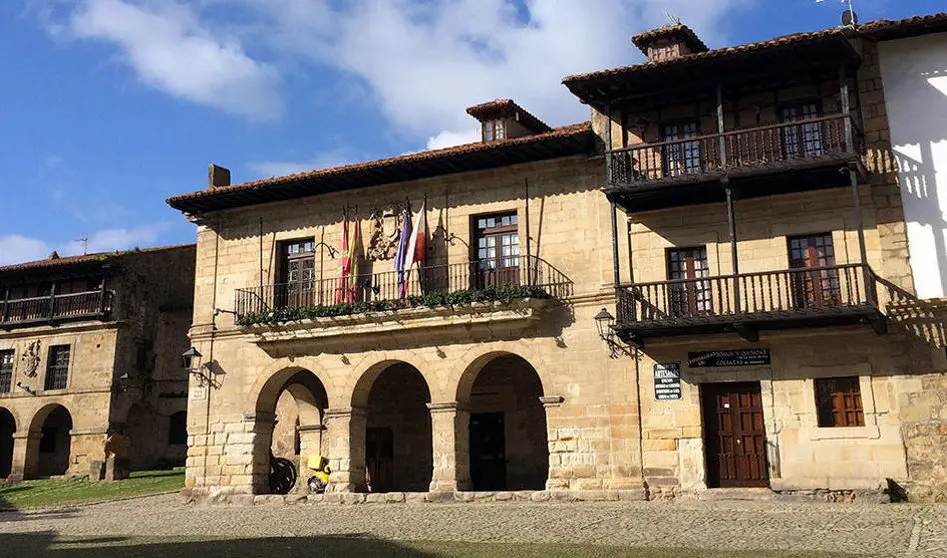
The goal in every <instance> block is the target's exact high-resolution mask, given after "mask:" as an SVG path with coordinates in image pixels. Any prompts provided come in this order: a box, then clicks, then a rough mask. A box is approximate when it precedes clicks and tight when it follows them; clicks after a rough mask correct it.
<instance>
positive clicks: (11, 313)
mask: <svg viewBox="0 0 947 558" xmlns="http://www.w3.org/2000/svg"><path fill="white" fill-rule="evenodd" d="M111 306H112V293H111V292H110V291H105V290H97V291H86V292H82V293H72V294H62V295H54V296H40V297H33V298H20V299H14V300H6V301H4V302H3V304H2V314H0V325H2V327H11V326H20V325H29V324H36V323H43V322H46V323H50V322H62V321H67V320H83V319H105V318H106V317H107V316H108V314H109V312H111V309H112V308H111Z"/></svg>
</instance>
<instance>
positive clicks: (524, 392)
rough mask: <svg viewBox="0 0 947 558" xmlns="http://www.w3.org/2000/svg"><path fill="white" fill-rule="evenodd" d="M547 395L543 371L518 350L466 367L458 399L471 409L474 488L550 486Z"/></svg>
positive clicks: (531, 488)
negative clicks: (514, 352) (542, 380)
mask: <svg viewBox="0 0 947 558" xmlns="http://www.w3.org/2000/svg"><path fill="white" fill-rule="evenodd" d="M483 360H487V362H486V364H481V362H482V361H483ZM542 395H543V385H542V382H541V381H540V378H539V374H537V373H536V370H535V369H534V368H533V366H532V365H531V364H530V363H529V362H527V361H526V360H525V359H523V358H522V357H520V356H517V355H513V354H508V353H500V354H497V355H492V356H491V358H489V359H482V360H480V361H479V362H477V363H474V364H473V365H471V367H470V368H468V370H467V371H466V372H464V375H463V377H462V378H461V381H460V384H459V386H458V393H457V401H459V402H461V403H463V404H466V405H467V407H468V408H469V409H470V426H469V428H468V431H467V435H468V437H469V438H468V439H469V459H470V479H471V483H472V485H473V489H474V490H478V491H492V490H543V489H544V488H545V486H546V480H547V479H548V477H549V445H548V443H547V434H546V410H545V409H544V408H543V406H542V403H541V402H540V400H539V398H540V397H542ZM464 457H466V456H460V455H459V456H458V459H462V458H464Z"/></svg>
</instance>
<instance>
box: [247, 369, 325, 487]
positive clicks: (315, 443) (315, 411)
mask: <svg viewBox="0 0 947 558" xmlns="http://www.w3.org/2000/svg"><path fill="white" fill-rule="evenodd" d="M328 401H329V398H328V395H327V393H326V389H325V386H324V385H323V384H322V382H321V381H320V380H319V378H318V377H316V375H315V374H313V373H312V372H310V371H308V370H302V369H298V368H295V369H285V370H281V371H280V372H277V373H276V374H274V375H273V377H271V378H270V379H269V380H268V381H267V382H266V384H265V385H264V386H263V389H262V390H261V392H260V395H259V397H258V398H257V405H256V411H257V414H258V415H260V416H261V417H266V416H272V421H264V422H261V423H259V424H261V425H263V424H266V425H269V427H270V429H269V431H268V432H265V431H264V432H261V434H262V435H261V436H259V437H258V440H257V442H256V444H255V446H254V461H255V462H261V463H262V462H265V463H266V464H267V465H266V471H271V473H272V474H271V475H270V477H268V479H267V482H265V483H256V485H255V486H254V490H255V492H257V493H267V492H272V493H282V494H285V493H288V492H291V491H292V490H293V489H294V488H295V489H297V490H303V489H304V488H305V486H306V478H305V475H304V472H305V465H306V460H307V459H308V457H309V456H310V455H324V454H325V452H326V448H325V441H324V436H323V435H322V429H323V426H322V415H323V412H325V409H326V407H328ZM258 428H260V426H258ZM264 428H265V427H264ZM271 457H275V458H278V459H279V461H274V462H271ZM282 460H287V461H290V462H292V464H293V467H295V469H296V473H297V481H296V483H295V486H294V485H292V484H291V483H286V482H282V481H281V478H282V477H281V476H282V474H283V473H284V472H285V471H282V469H281V468H280V467H279V465H280V464H282V463H285V462H284V461H282Z"/></svg>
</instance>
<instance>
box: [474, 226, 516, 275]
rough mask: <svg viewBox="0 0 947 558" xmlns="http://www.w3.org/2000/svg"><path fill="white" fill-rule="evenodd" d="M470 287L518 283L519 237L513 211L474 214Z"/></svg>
mask: <svg viewBox="0 0 947 558" xmlns="http://www.w3.org/2000/svg"><path fill="white" fill-rule="evenodd" d="M475 219H476V231H475V236H476V239H477V244H476V250H477V253H476V258H477V261H476V263H475V264H474V269H473V272H474V273H473V275H474V277H473V279H474V280H473V281H472V283H473V284H474V288H478V289H482V288H485V287H500V286H504V285H519V282H520V237H519V230H518V226H517V219H516V214H515V213H507V214H502V215H486V216H480V217H476V218H475Z"/></svg>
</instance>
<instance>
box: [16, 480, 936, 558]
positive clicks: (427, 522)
mask: <svg viewBox="0 0 947 558" xmlns="http://www.w3.org/2000/svg"><path fill="white" fill-rule="evenodd" d="M31 532H34V533H35V532H55V533H57V534H58V535H60V536H65V537H103V536H145V535H146V536H158V537H162V536H173V537H182V536H183V537H202V538H206V537H220V538H230V539H235V538H236V539H239V538H250V537H293V536H313V535H368V536H373V537H377V538H382V539H391V540H434V541H470V542H480V541H485V542H486V541H489V542H570V543H596V544H603V545H618V546H640V547H665V548H693V549H714V550H731V549H732V550H736V549H741V550H797V551H826V552H844V553H849V554H852V555H854V556H918V557H934V556H937V557H947V506H944V505H908V504H897V505H859V504H827V503H795V502H747V501H739V502H732V501H731V502H728V501H679V502H632V501H629V502H594V503H592V502H570V503H543V504H535V503H528V502H517V501H511V502H501V503H482V504H477V505H468V504H459V503H453V504H426V505H419V506H411V505H350V506H340V505H336V504H325V503H322V504H306V505H296V506H271V505H253V506H237V505H218V506H209V505H195V504H185V503H184V501H183V499H182V498H181V497H179V496H176V495H170V496H169V495H164V496H155V497H149V498H140V499H137V500H125V501H120V502H109V503H103V504H95V505H86V506H76V507H68V508H60V509H58V510H57V509H50V510H38V511H28V512H12V513H0V539H2V535H3V534H5V533H31Z"/></svg>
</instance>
